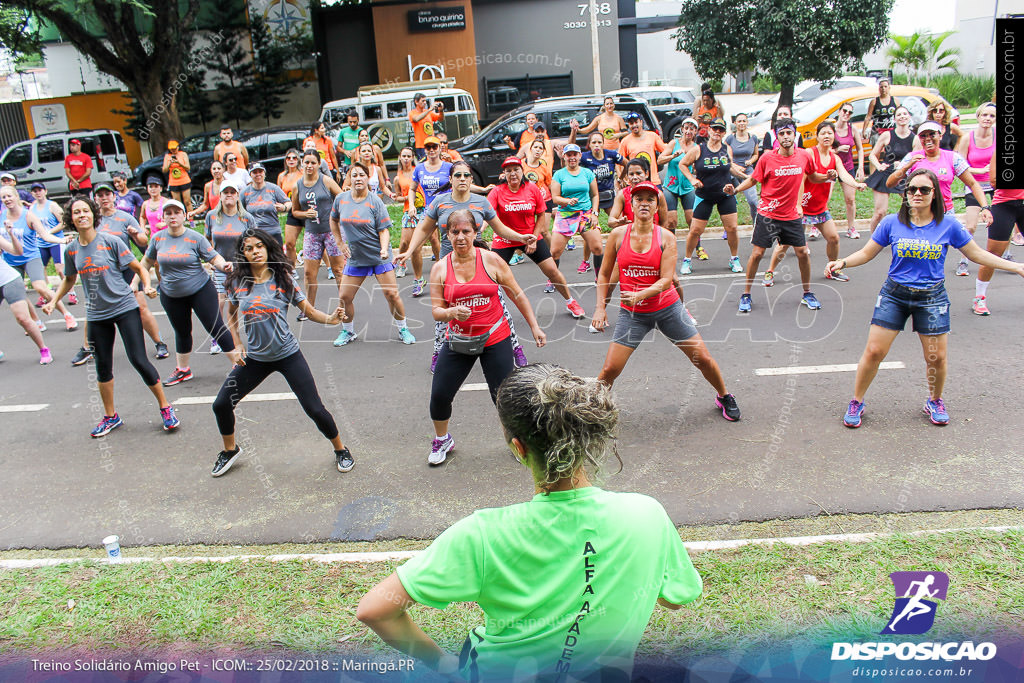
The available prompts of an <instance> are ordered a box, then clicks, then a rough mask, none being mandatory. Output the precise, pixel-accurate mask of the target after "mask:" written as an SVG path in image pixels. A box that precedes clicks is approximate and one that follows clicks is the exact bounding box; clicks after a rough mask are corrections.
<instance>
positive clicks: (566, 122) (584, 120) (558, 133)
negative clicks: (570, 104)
mask: <svg viewBox="0 0 1024 683" xmlns="http://www.w3.org/2000/svg"><path fill="white" fill-rule="evenodd" d="M596 114H597V111H596V110H593V109H575V110H568V111H556V112H552V113H551V128H550V135H551V137H553V138H567V137H569V133H571V132H572V124H571V123H570V121H572V120H573V119H576V120H577V121H579V122H580V127H581V128H583V127H585V126H586V125H587V124H588V123H590V119H592V118H594V116H595V115H596Z"/></svg>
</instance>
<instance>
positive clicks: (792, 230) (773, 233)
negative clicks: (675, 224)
mask: <svg viewBox="0 0 1024 683" xmlns="http://www.w3.org/2000/svg"><path fill="white" fill-rule="evenodd" d="M694 213H696V212H694ZM776 241H778V243H779V244H788V245H789V246H791V247H803V246H806V244H807V237H806V236H805V235H804V223H803V221H802V220H800V219H799V218H794V219H793V220H791V221H784V220H780V219H778V218H769V217H768V216H762V215H761V214H760V213H758V214H757V217H756V218H754V234H753V236H751V238H750V243H751V244H753V245H754V246H755V247H761V248H762V249H771V247H772V245H773V244H775V242H776Z"/></svg>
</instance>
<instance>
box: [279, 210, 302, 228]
mask: <svg viewBox="0 0 1024 683" xmlns="http://www.w3.org/2000/svg"><path fill="white" fill-rule="evenodd" d="M284 224H285V225H291V226H294V227H296V228H304V227H306V221H304V220H303V219H301V218H296V217H295V216H293V215H292V212H291V211H289V212H288V216H287V217H286V218H285V219H284Z"/></svg>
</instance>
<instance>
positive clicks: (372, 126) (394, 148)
mask: <svg viewBox="0 0 1024 683" xmlns="http://www.w3.org/2000/svg"><path fill="white" fill-rule="evenodd" d="M454 86H455V79H454V78H439V79H434V80H426V81H408V82H403V83H394V84H391V85H387V84H385V85H365V86H363V87H361V88H359V90H358V91H357V94H356V96H355V97H348V98H345V99H343V100H335V101H333V102H328V103H327V104H325V105H324V107H323V111H322V112H321V113H320V120H321V121H323V122H324V123H326V124H327V127H328V128H329V129H331V130H332V131H333V130H336V129H337V128H340V127H341V126H343V125H345V117H346V116H347V115H348V112H349V111H355V112H356V113H357V114H359V125H360V126H361V127H363V128H365V129H366V130H367V132H369V133H370V139H371V140H373V142H374V144H376V145H378V146H379V147H380V148H381V151H382V152H383V153H384V157H385V158H386V159H397V158H398V153H399V152H400V151H401V150H402V148H403V147H405V146H406V145H408V146H410V147H411V146H412V144H413V131H412V126H411V125H410V124H409V112H410V111H411V110H412V108H413V105H412V98H413V96H414V95H416V94H417V93H423V94H424V95H426V96H427V104H428V106H434V104H436V103H438V102H440V103H443V104H444V118H443V119H442V120H440V121H438V122H437V123H436V124H435V126H436V128H437V130H438V131H444V132H445V133H447V134H448V139H449V140H454V139H455V138H460V137H464V136H466V135H471V134H473V133H475V132H477V131H478V130H480V122H479V114H478V112H477V109H476V103H475V102H474V101H473V96H472V95H470V94H469V92H468V91H466V90H462V89H461V88H456V87H454Z"/></svg>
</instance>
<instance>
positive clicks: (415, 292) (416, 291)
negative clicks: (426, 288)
mask: <svg viewBox="0 0 1024 683" xmlns="http://www.w3.org/2000/svg"><path fill="white" fill-rule="evenodd" d="M421 294H423V278H416V279H414V280H413V281H412V296H413V298H414V299H415V298H417V297H418V296H420V295H421Z"/></svg>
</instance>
